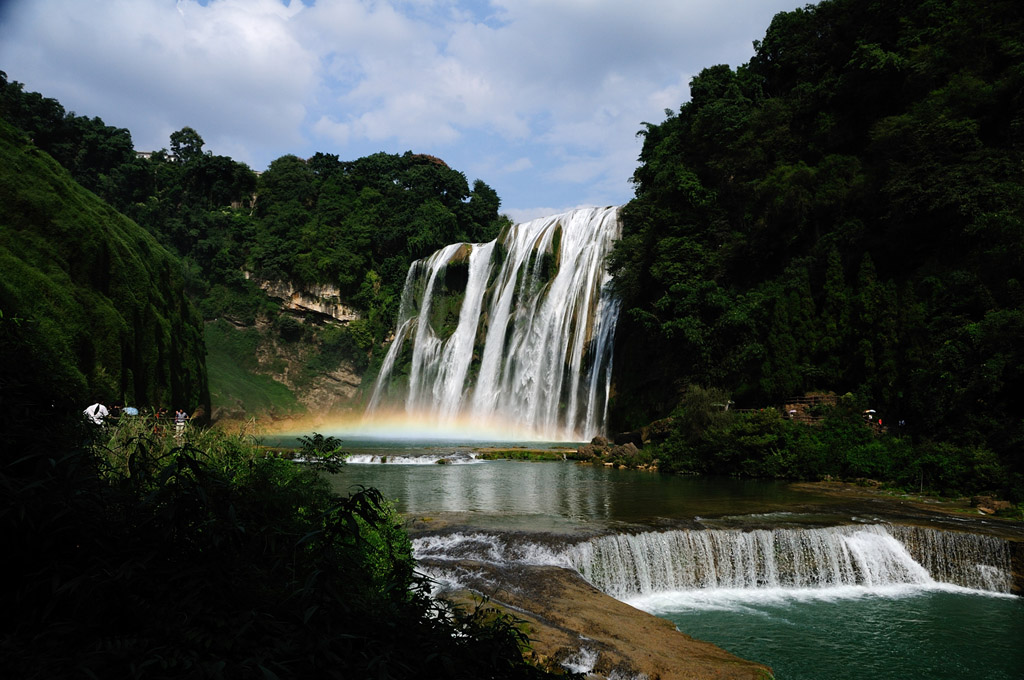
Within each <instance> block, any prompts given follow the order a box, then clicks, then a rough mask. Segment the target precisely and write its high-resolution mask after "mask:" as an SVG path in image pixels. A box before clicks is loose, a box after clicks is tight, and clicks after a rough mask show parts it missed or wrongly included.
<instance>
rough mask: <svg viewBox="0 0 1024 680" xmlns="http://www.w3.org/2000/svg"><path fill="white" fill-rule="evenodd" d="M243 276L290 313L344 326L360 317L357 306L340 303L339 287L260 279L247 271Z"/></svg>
mask: <svg viewBox="0 0 1024 680" xmlns="http://www.w3.org/2000/svg"><path fill="white" fill-rule="evenodd" d="M245 278H247V279H253V280H255V281H256V283H257V284H258V285H259V287H260V288H262V289H263V290H264V291H265V292H266V294H267V295H268V296H269V297H271V298H273V299H275V300H278V301H280V303H281V308H282V309H283V310H286V311H289V312H292V313H294V314H298V315H316V314H320V315H323V316H325V317H329V318H330V319H333V320H334V321H337V322H338V323H341V324H345V325H347V324H348V323H349V322H350V321H356V320H358V319H361V318H362V315H361V314H360V313H359V311H358V310H357V309H355V308H353V307H350V306H348V305H346V304H345V303H344V302H342V298H341V289H340V288H338V287H337V286H328V285H317V284H313V285H299V284H297V283H294V282H292V281H267V280H260V279H255V278H254V277H253V275H252V274H251V273H250V272H245Z"/></svg>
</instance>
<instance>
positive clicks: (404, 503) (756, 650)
mask: <svg viewBox="0 0 1024 680" xmlns="http://www.w3.org/2000/svg"><path fill="white" fill-rule="evenodd" d="M381 452H384V453H383V454H382V453H381ZM354 453H355V454H356V457H355V458H354V459H353V460H372V459H373V458H372V456H378V458H377V459H378V460H379V456H380V455H386V456H388V460H390V461H392V462H389V463H387V464H360V463H352V464H349V465H347V466H346V467H345V469H344V471H343V472H342V473H341V474H339V475H336V476H334V477H333V480H332V482H333V484H334V486H335V488H336V489H337V490H339V491H342V492H346V491H349V490H351V489H353V488H355V487H357V486H373V487H376V488H378V489H380V490H381V491H382V492H383V493H384V495H385V496H386V497H388V498H390V499H392V500H393V501H394V502H395V504H396V506H397V508H398V509H399V511H400V512H403V513H405V514H406V515H407V516H415V517H418V518H432V517H445V518H447V519H449V520H452V518H454V520H453V521H454V523H456V524H458V525H460V526H462V525H465V526H472V527H479V528H482V529H487V530H489V531H491V532H500V531H513V530H515V531H522V530H531V531H551V532H562V533H565V534H567V535H568V534H571V533H572V532H574V531H576V530H579V529H580V528H581V527H582V528H587V529H599V530H601V531H608V530H611V531H616V530H617V529H618V528H622V529H623V530H627V529H628V530H634V529H635V528H636V527H638V526H643V527H646V528H661V527H670V526H688V525H700V526H708V527H719V528H732V527H738V528H743V527H751V526H798V525H800V524H802V523H804V524H808V525H815V524H818V523H828V522H829V521H832V522H835V521H845V522H849V521H851V520H856V521H861V522H872V521H882V520H877V519H876V518H873V517H872V516H871V515H870V513H868V512H858V511H857V510H851V509H850V506H849V505H848V504H839V503H837V502H836V501H835V499H830V498H821V497H816V496H814V495H811V494H807V493H800V492H796V491H793V490H791V489H789V488H788V487H787V486H786V485H785V484H776V483H764V482H752V481H741V480H732V479H702V478H686V477H672V476H665V475H658V474H652V473H646V472H637V471H623V470H612V469H609V468H604V467H594V466H590V465H576V464H573V463H571V462H563V463H559V462H553V463H530V462H517V461H482V462H481V461H477V462H473V460H472V457H471V455H470V450H469V449H468V448H460V447H459V446H457V445H445V446H440V447H436V448H430V449H423V448H417V447H415V446H411V445H403V446H401V447H398V446H392V447H387V446H376V447H374V448H372V449H366V448H364V449H354ZM360 456H362V458H360ZM441 457H446V458H448V459H450V460H452V461H455V462H456V464H451V465H438V464H434V463H433V461H434V460H437V459H438V458H441ZM396 461H400V462H396ZM851 513H857V514H858V516H857V517H856V518H855V517H853V516H851ZM627 601H629V602H630V603H631V604H633V605H634V606H637V607H638V608H641V609H644V610H647V611H650V612H652V613H654V614H656V615H658V616H661V617H664V618H666V619H668V620H670V621H672V622H674V623H675V624H676V625H677V626H678V627H679V629H680V630H682V631H684V632H686V633H687V634H689V635H692V636H694V637H697V638H700V639H704V640H708V641H710V642H713V643H715V644H717V645H719V646H721V647H723V648H724V649H727V650H729V651H731V652H733V653H735V654H737V655H739V656H741V657H744V658H747V659H752V660H755V661H758V662H761V663H764V664H766V665H768V666H770V667H772V668H773V669H774V671H775V673H776V678H778V679H779V680H804V679H806V680H830V679H837V680H838V679H841V678H842V679H846V678H872V679H879V680H914V679H917V678H921V679H924V678H927V679H929V680H935V679H941V678H951V679H952V678H983V679H985V680H989V679H992V680H1003V679H1011V678H1012V679H1018V680H1020V679H1024V600H1022V599H1020V598H1014V597H1010V596H998V595H994V594H986V593H981V592H978V591H970V590H966V589H962V588H956V587H952V586H937V585H930V586H909V585H906V586H887V587H876V588H859V587H848V588H823V589H820V590H811V591H785V590H767V589H766V590H757V589H748V590H726V589H719V590H703V591H700V590H698V591H691V592H679V593H656V594H653V595H650V596H647V597H645V598H644V599H638V600H627Z"/></svg>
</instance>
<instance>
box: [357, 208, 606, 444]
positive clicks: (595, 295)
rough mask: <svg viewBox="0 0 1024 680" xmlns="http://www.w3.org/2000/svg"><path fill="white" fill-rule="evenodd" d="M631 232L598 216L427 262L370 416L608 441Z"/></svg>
mask: <svg viewBox="0 0 1024 680" xmlns="http://www.w3.org/2000/svg"><path fill="white" fill-rule="evenodd" d="M620 233H621V227H620V225H619V219H618V209H617V208H614V207H611V208H588V209H581V210H575V211H572V212H569V213H565V214H563V215H556V216H554V217H548V218H544V219H539V220H533V221H531V222H526V223H523V224H516V225H514V226H512V227H511V228H509V229H508V230H506V231H505V232H503V233H502V234H501V236H499V237H498V239H497V240H495V241H492V242H490V243H485V244H467V243H457V244H453V245H449V246H446V247H445V248H442V249H441V250H439V251H437V252H436V253H434V254H433V255H431V256H430V257H429V258H426V259H424V260H419V261H417V262H415V263H414V264H413V265H412V267H410V269H409V273H408V275H407V277H406V282H405V287H404V290H403V292H402V301H401V306H400V312H399V318H398V323H397V325H396V328H395V337H394V341H393V342H392V344H391V347H390V348H389V350H388V352H387V355H386V357H385V359H384V362H383V364H382V367H381V370H380V373H379V375H378V377H377V380H376V383H375V384H374V388H373V395H372V397H371V399H370V403H369V406H368V408H367V413H366V417H367V418H368V419H371V420H372V419H373V418H374V417H377V416H380V415H383V414H387V413H388V412H389V411H395V410H398V411H401V412H402V413H403V414H404V415H405V416H406V417H407V418H419V419H421V420H424V421H426V422H428V423H429V424H431V425H437V426H452V425H455V426H458V425H459V424H460V423H467V422H469V423H472V424H473V425H474V426H477V427H480V426H484V427H486V426H487V425H494V426H501V427H502V432H503V433H505V434H506V436H507V435H513V436H515V437H517V438H528V439H547V440H552V441H554V440H563V441H584V440H589V439H590V438H591V437H593V436H594V435H596V434H600V433H602V431H603V429H604V422H605V417H606V412H607V405H608V393H609V390H610V384H611V382H610V381H611V366H612V342H613V340H614V333H615V324H616V321H617V319H618V312H619V304H618V302H617V300H616V299H615V298H614V297H613V296H612V294H611V289H610V283H611V277H610V275H609V274H608V272H607V271H606V270H605V264H604V260H605V256H606V255H607V253H608V252H609V250H610V248H611V246H612V243H614V241H615V240H616V239H617V238H618V237H619V235H620Z"/></svg>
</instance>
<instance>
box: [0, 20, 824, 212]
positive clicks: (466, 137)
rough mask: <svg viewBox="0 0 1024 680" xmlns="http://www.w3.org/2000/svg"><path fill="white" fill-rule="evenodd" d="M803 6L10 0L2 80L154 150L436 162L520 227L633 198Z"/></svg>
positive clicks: (0, 36) (1, 31)
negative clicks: (679, 129)
mask: <svg viewBox="0 0 1024 680" xmlns="http://www.w3.org/2000/svg"><path fill="white" fill-rule="evenodd" d="M803 4H804V3H803V2H798V0H177V1H175V0H0V70H2V71H5V72H6V73H7V78H8V80H10V81H19V82H21V83H24V84H25V87H26V89H27V90H29V91H35V92H40V93H41V94H43V95H44V96H47V97H52V98H54V99H57V100H58V101H60V103H61V104H62V105H63V106H64V107H65V109H67V110H68V111H73V112H74V113H76V114H78V115H83V116H90V117H93V116H99V117H100V118H102V119H103V121H104V122H105V123H106V124H107V125H112V126H115V127H119V128H127V129H128V130H129V131H130V132H131V134H132V139H133V142H134V144H135V148H136V149H138V150H157V149H162V148H168V147H169V146H170V141H169V138H170V134H171V133H172V132H174V131H176V130H180V129H181V128H183V127H186V126H189V127H192V128H194V129H195V130H196V131H198V132H199V134H200V135H201V136H202V138H203V140H204V141H205V142H206V145H205V147H204V149H205V150H206V151H208V152H211V153H214V154H220V155H225V156H230V157H232V158H234V159H235V160H237V161H240V162H243V163H246V164H247V165H249V166H250V167H251V168H253V169H254V170H265V169H266V167H267V166H268V165H269V164H270V162H271V161H273V160H274V159H276V158H279V157H281V156H283V155H286V154H295V155H297V156H300V157H303V158H308V157H309V156H312V155H313V154H314V153H316V152H318V151H320V152H324V153H331V154H337V155H338V156H339V157H340V158H341V159H342V160H354V159H356V158H360V157H362V156H366V155H368V154H372V153H376V152H379V151H384V152H387V153H396V154H401V153H404V152H405V151H408V150H411V151H413V152H415V153H425V154H431V155H434V156H437V157H439V158H441V159H443V160H444V161H445V162H447V163H448V165H449V166H451V167H452V168H454V169H456V170H459V171H461V172H463V173H464V174H465V175H466V177H467V179H468V180H469V182H470V184H472V182H473V181H474V180H475V179H481V180H483V181H484V182H486V183H487V184H489V185H490V186H491V187H492V188H494V189H495V190H496V191H497V192H498V195H499V196H500V197H501V199H502V205H501V211H502V212H504V213H506V214H508V215H509V216H510V217H512V218H513V219H514V220H515V221H525V220H528V219H533V218H536V217H542V216H545V215H552V214H557V213H561V212H564V211H566V210H569V209H573V208H577V207H587V206H604V205H621V204H623V203H625V202H627V201H628V200H629V199H630V198H632V196H633V189H632V185H631V184H630V181H629V180H630V177H631V176H632V174H633V171H634V170H635V169H636V166H637V157H638V155H639V153H640V148H641V141H642V139H641V138H639V137H637V134H636V133H637V132H638V131H639V130H640V129H641V128H642V126H643V123H644V122H649V123H660V122H661V121H663V120H664V119H665V110H666V109H672V110H677V109H678V108H679V106H680V105H681V104H683V103H684V102H685V101H687V100H688V99H689V82H690V79H691V78H693V76H695V75H696V74H698V73H700V71H701V70H702V69H703V68H706V67H709V66H713V65H716V64H729V65H730V66H732V67H736V66H739V65H740V64H743V63H745V62H747V61H748V60H749V59H750V57H751V56H753V46H752V43H753V41H754V40H759V39H761V38H763V37H764V33H765V30H766V29H767V27H768V25H769V23H770V22H771V19H772V17H773V16H774V15H775V14H776V13H778V12H781V11H789V10H792V9H794V8H795V7H799V6H803Z"/></svg>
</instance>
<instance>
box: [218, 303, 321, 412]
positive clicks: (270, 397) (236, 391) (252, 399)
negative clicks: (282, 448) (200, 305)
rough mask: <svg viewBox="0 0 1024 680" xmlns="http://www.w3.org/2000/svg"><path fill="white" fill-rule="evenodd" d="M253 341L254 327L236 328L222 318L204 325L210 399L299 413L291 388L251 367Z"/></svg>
mask: <svg viewBox="0 0 1024 680" xmlns="http://www.w3.org/2000/svg"><path fill="white" fill-rule="evenodd" d="M257 341H258V337H257V331H255V330H237V329H234V328H232V327H230V325H229V324H227V322H224V321H215V322H213V323H209V324H207V325H206V347H207V350H208V352H209V353H208V354H207V357H206V365H207V368H208V370H209V374H210V397H211V399H212V401H213V403H214V404H215V405H217V406H219V407H224V408H226V409H229V410H235V409H240V410H242V411H244V412H245V413H266V414H269V415H271V416H283V415H289V414H297V413H300V412H301V411H302V406H301V405H300V404H299V402H298V400H296V398H295V395H294V394H292V391H291V390H289V389H288V388H287V387H286V386H285V385H283V384H281V383H279V382H277V381H276V380H274V379H273V378H271V377H269V376H266V375H260V374H259V373H257V372H256V371H255V370H254V369H255V365H254V364H255V359H254V353H255V343H256V342H257Z"/></svg>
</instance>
